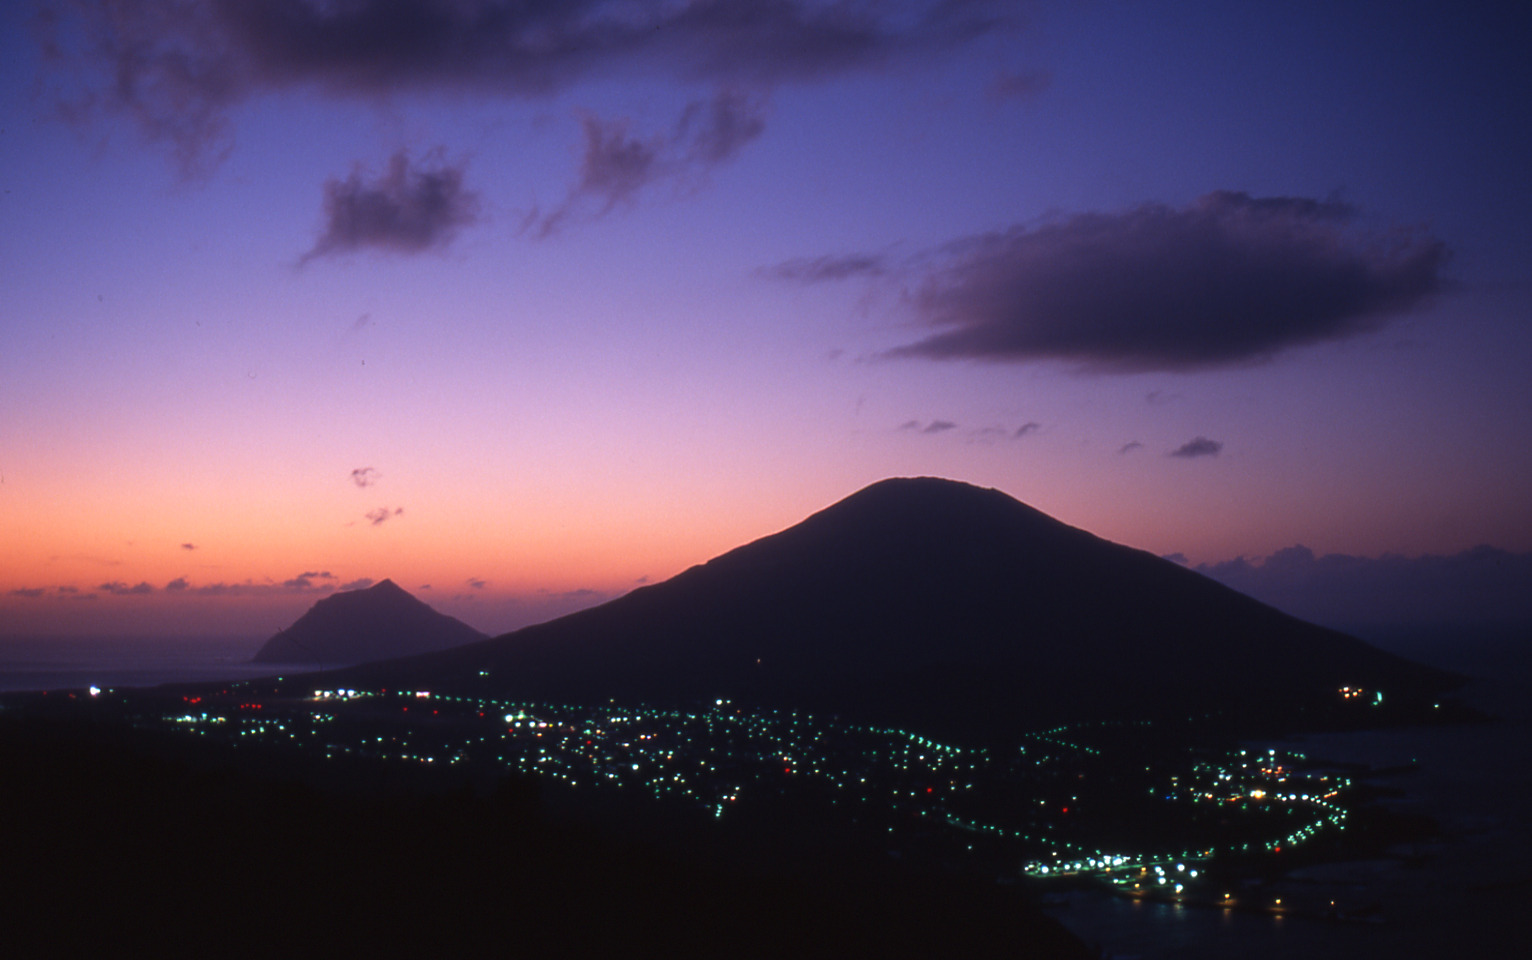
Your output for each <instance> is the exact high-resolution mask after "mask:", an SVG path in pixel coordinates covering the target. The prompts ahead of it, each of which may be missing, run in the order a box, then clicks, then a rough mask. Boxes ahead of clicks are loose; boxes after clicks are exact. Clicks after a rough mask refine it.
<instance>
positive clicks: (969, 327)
mask: <svg viewBox="0 0 1532 960" xmlns="http://www.w3.org/2000/svg"><path fill="white" fill-rule="evenodd" d="M864 259H865V261H866V262H867V263H869V264H871V263H873V262H874V261H875V258H871V257H868V258H864ZM1447 259H1448V251H1447V248H1446V246H1445V244H1443V243H1442V242H1441V241H1440V240H1437V239H1436V238H1435V237H1433V236H1431V234H1430V233H1429V232H1427V231H1426V230H1424V229H1402V228H1401V229H1396V230H1393V231H1391V232H1386V233H1368V232H1366V231H1364V230H1362V229H1361V228H1359V227H1357V225H1356V218H1355V211H1354V210H1353V209H1352V208H1351V207H1349V206H1347V205H1345V204H1342V203H1338V202H1333V201H1319V200H1308V199H1303V198H1297V197H1266V198H1257V197H1251V196H1249V195H1248V194H1244V193H1233V192H1229V191H1217V192H1214V193H1210V194H1208V195H1207V196H1204V197H1202V198H1201V199H1200V200H1198V201H1196V202H1195V203H1192V204H1190V205H1189V206H1186V207H1182V208H1179V209H1177V208H1172V207H1167V206H1164V205H1161V204H1145V205H1143V206H1140V207H1137V208H1135V209H1132V210H1128V211H1126V212H1123V213H1085V214H1078V215H1075V216H1072V217H1068V218H1065V219H1061V220H1058V221H1055V222H1051V223H1047V224H1044V225H1042V226H1034V227H1025V226H1017V227H1012V228H1011V229H1009V230H1006V231H1003V232H998V233H988V234H981V235H978V236H974V237H967V238H964V239H961V240H958V241H955V242H953V243H949V244H947V245H945V246H943V247H941V248H939V249H937V250H932V251H926V252H923V253H920V254H917V255H915V256H913V257H910V258H908V259H907V260H906V262H905V263H904V264H902V265H901V266H900V267H899V268H898V269H897V270H890V271H889V272H890V275H891V276H890V279H891V280H893V281H897V282H898V283H900V284H901V286H907V287H908V288H909V293H908V302H909V303H910V304H911V306H912V307H913V309H914V311H915V313H916V315H917V317H918V318H919V319H920V320H922V321H924V322H925V323H926V324H928V325H929V326H931V327H934V328H937V331H938V332H935V333H933V334H932V335H931V336H929V337H927V338H925V339H924V340H920V341H918V342H916V343H912V344H909V345H906V346H903V347H898V348H895V349H893V350H890V351H888V352H887V353H886V354H885V356H889V357H918V358H924V359H936V360H952V359H984V360H996V361H1031V360H1061V361H1065V362H1068V363H1073V364H1076V365H1077V366H1078V367H1079V368H1080V369H1082V370H1090V371H1098V372H1135V371H1148V370H1169V371H1186V370H1199V369H1210V368H1215V367H1227V366H1233V365H1240V364H1250V363H1256V362H1260V361H1264V360H1267V359H1269V358H1270V357H1272V356H1274V355H1275V354H1277V353H1279V352H1281V351H1282V350H1285V349H1288V348H1291V347H1296V346H1300V345H1304V344H1312V343H1319V342H1323V341H1328V340H1339V339H1342V338H1345V337H1349V336H1353V335H1356V334H1360V333H1364V332H1366V331H1369V330H1374V329H1376V328H1378V327H1380V326H1382V325H1383V324H1384V323H1385V322H1387V321H1388V320H1389V319H1390V318H1392V317H1394V316H1395V315H1398V314H1401V313H1404V312H1406V311H1408V310H1410V309H1412V308H1414V307H1416V306H1418V305H1420V304H1422V303H1424V302H1425V301H1426V300H1427V299H1428V298H1430V297H1431V296H1432V295H1433V294H1435V293H1436V292H1437V291H1439V290H1440V289H1441V288H1442V286H1443V280H1442V277H1441V271H1442V268H1443V266H1444V264H1445V263H1446V261H1447ZM861 262H862V261H859V260H858V259H857V258H855V257H847V258H834V259H822V260H817V261H816V260H800V261H788V263H786V264H783V265H782V266H781V267H778V268H775V271H774V272H775V273H776V274H777V275H780V276H784V277H788V278H791V279H800V280H829V279H843V278H844V277H849V276H856V275H858V274H859V273H864V272H870V270H862V269H861V268H860V267H859V264H860V263H861ZM841 264H844V265H845V266H844V267H841V266H840V265H841ZM816 265H822V266H816ZM1167 399H1169V398H1167ZM1150 402H1151V403H1152V402H1155V398H1154V396H1153V395H1152V396H1151V399H1150Z"/></svg>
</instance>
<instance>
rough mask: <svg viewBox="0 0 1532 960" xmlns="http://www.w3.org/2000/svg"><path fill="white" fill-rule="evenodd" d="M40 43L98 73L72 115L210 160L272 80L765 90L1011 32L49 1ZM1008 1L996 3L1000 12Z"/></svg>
mask: <svg viewBox="0 0 1532 960" xmlns="http://www.w3.org/2000/svg"><path fill="white" fill-rule="evenodd" d="M45 4H46V6H47V10H48V15H46V16H44V17H41V18H39V22H40V24H41V25H42V27H43V30H44V38H43V51H44V54H45V56H47V57H48V58H50V59H51V60H54V61H69V62H73V63H74V64H76V65H78V64H80V63H82V62H83V64H84V65H85V66H86V67H87V68H88V72H89V76H88V77H87V78H86V79H84V81H83V82H82V83H81V84H80V85H79V86H77V87H75V88H74V89H72V90H64V91H60V92H61V95H62V97H63V99H64V101H65V103H66V104H68V105H69V106H71V107H72V108H73V109H75V110H76V111H90V110H94V109H100V108H105V109H107V110H112V111H120V112H124V113H126V114H128V115H130V116H131V117H133V118H134V120H135V121H136V122H137V123H138V124H139V126H140V127H141V128H142V129H143V131H144V132H145V133H146V134H147V135H148V136H150V137H151V138H153V139H157V140H164V141H167V142H170V143H171V144H173V145H174V148H175V151H176V154H177V157H178V159H179V160H180V162H181V164H182V166H183V168H185V169H187V170H188V171H196V170H197V169H198V168H205V167H206V166H207V165H209V164H210V163H212V162H216V160H217V159H218V158H219V157H220V156H221V154H222V153H223V152H225V151H226V150H227V148H228V146H229V144H230V143H231V138H230V133H229V125H228V120H227V117H228V113H229V111H230V110H231V109H232V108H233V107H235V106H237V105H238V104H240V103H242V102H244V101H245V100H247V99H249V98H251V97H253V96H255V95H257V94H260V93H263V92H267V91H274V90H281V89H288V88H293V87H309V88H314V89H317V90H319V91H321V92H323V93H326V94H328V95H331V96H345V97H376V96H379V95H389V94H394V93H403V92H421V91H452V92H463V91H472V92H475V93H480V94H489V95H496V96H504V97H516V98H532V97H546V96H549V95H551V94H553V93H556V92H558V91H560V90H563V89H566V88H568V87H569V86H571V85H572V84H574V83H577V82H579V81H581V80H584V79H587V78H597V77H612V76H631V77H644V76H663V77H669V78H671V79H674V80H678V81H681V82H689V83H690V82H700V83H707V84H713V85H723V86H740V85H746V86H754V87H765V86H771V85H775V84H779V83H783V82H790V81H812V80H817V79H822V78H825V77H828V76H832V75H835V74H840V73H845V72H848V71H853V70H861V69H870V68H876V67H879V66H882V65H884V64H887V63H889V62H891V61H893V60H895V59H899V58H909V59H913V58H918V57H921V56H924V55H928V54H930V53H933V52H938V51H942V50H948V49H952V48H953V47H956V46H958V45H961V44H963V43H966V42H967V41H969V40H972V39H974V38H976V37H979V36H982V35H984V34H987V33H990V32H992V31H995V30H998V29H1003V28H1005V27H1007V26H1009V25H1010V23H1011V18H1010V17H1009V16H1008V14H1006V13H1005V12H1004V8H1005V5H1004V4H1002V3H997V2H986V0H903V2H893V3H888V2H884V3H879V2H850V3H846V2H825V0H675V2H670V3H659V2H654V3H647V2H642V3H633V2H627V0H558V2H526V0H522V2H516V0H349V2H345V3H334V2H327V0H136V2H132V3H85V4H70V3H67V2H66V0H45ZM997 11H1000V12H997Z"/></svg>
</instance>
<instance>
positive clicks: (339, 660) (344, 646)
mask: <svg viewBox="0 0 1532 960" xmlns="http://www.w3.org/2000/svg"><path fill="white" fill-rule="evenodd" d="M484 638H485V635H484V634H482V633H480V632H479V631H477V630H475V629H474V628H473V627H470V626H469V625H468V624H466V623H464V622H463V621H461V620H458V619H457V618H455V617H449V616H447V615H446V614H444V613H437V612H436V611H435V610H433V609H431V607H430V606H429V605H427V604H425V603H422V602H421V601H419V600H417V599H415V598H414V597H412V596H410V594H409V593H408V592H406V591H405V590H404V588H402V587H400V586H399V585H398V584H396V583H394V582H393V581H392V580H384V581H383V582H382V583H379V584H376V585H374V586H372V587H369V588H367V589H366V590H349V591H346V592H344V593H337V594H334V595H332V596H328V597H325V598H324V599H323V600H320V601H319V602H318V603H316V604H314V606H313V607H311V608H310V609H309V611H308V613H305V614H304V615H303V616H301V617H299V618H298V620H297V622H296V623H294V624H293V625H292V626H290V627H288V628H287V629H286V630H281V631H278V632H277V634H276V636H274V637H272V638H271V639H270V640H267V641H266V643H265V645H263V646H262V647H261V649H260V650H259V651H257V652H256V654H255V657H254V661H255V662H256V663H303V664H314V665H315V666H316V667H318V668H320V669H323V668H324V667H338V666H345V665H348V664H354V663H366V662H367V661H370V660H388V659H393V658H395V657H408V656H411V655H414V654H419V653H430V652H435V651H440V650H446V649H449V648H451V647H458V646H462V645H463V644H465V643H472V642H474V641H475V640H483V639H484Z"/></svg>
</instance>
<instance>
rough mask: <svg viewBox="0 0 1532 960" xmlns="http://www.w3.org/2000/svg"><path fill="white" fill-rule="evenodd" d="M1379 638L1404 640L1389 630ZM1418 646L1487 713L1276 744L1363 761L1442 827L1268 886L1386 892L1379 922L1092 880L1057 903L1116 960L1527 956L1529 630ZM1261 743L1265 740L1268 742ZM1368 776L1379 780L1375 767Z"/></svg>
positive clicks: (1308, 895) (1531, 763) (1407, 804)
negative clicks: (1181, 902) (1123, 891)
mask: <svg viewBox="0 0 1532 960" xmlns="http://www.w3.org/2000/svg"><path fill="white" fill-rule="evenodd" d="M1378 645H1379V646H1394V645H1392V644H1386V643H1384V642H1381V641H1380V642H1379V644H1378ZM1394 648H1395V652H1399V653H1407V654H1410V655H1412V656H1414V657H1415V658H1416V659H1420V660H1422V661H1426V662H1432V663H1433V665H1435V666H1441V667H1445V668H1449V669H1454V670H1456V671H1458V672H1460V673H1463V674H1465V675H1467V676H1468V677H1469V678H1470V681H1469V683H1468V684H1467V685H1466V686H1465V687H1463V688H1462V689H1461V690H1460V691H1459V692H1458V694H1457V696H1459V697H1460V698H1461V699H1462V700H1463V701H1464V702H1466V703H1468V704H1469V705H1470V706H1473V707H1475V708H1477V709H1479V710H1480V711H1482V712H1484V713H1486V714H1489V715H1491V716H1493V717H1494V718H1495V719H1493V720H1491V721H1489V722H1486V723H1473V724H1454V725H1450V726H1438V727H1414V728H1400V729H1393V730H1376V731H1366V732H1360V733H1337V734H1322V735H1317V736H1309V737H1305V738H1302V739H1300V740H1290V741H1283V742H1281V743H1273V744H1269V745H1271V746H1279V747H1280V748H1282V749H1290V750H1298V751H1301V752H1303V753H1306V754H1307V755H1308V756H1309V757H1310V758H1312V759H1316V760H1330V761H1335V762H1338V763H1363V764H1367V765H1369V766H1370V767H1372V768H1374V769H1376V770H1379V771H1388V770H1390V768H1392V770H1393V772H1388V773H1384V774H1382V775H1380V776H1378V777H1376V778H1372V779H1370V780H1369V781H1368V782H1371V783H1374V784H1376V785H1377V786H1379V787H1381V788H1385V789H1388V790H1390V791H1391V792H1393V793H1395V794H1397V795H1396V796H1393V797H1391V798H1389V799H1387V800H1385V801H1384V802H1385V803H1386V804H1388V805H1390V806H1393V807H1395V808H1397V809H1399V810H1400V811H1401V812H1408V813H1417V814H1424V815H1426V816H1429V817H1431V818H1432V819H1433V820H1435V821H1436V823H1437V824H1438V825H1439V826H1440V835H1439V836H1437V837H1434V838H1432V839H1431V840H1429V841H1426V842H1415V843H1408V844H1402V845H1400V846H1398V847H1394V848H1390V849H1389V850H1388V851H1386V853H1385V855H1383V856H1381V857H1378V858H1374V859H1369V860H1359V861H1351V862H1342V863H1332V864H1326V865H1324V866H1320V867H1311V868H1308V869H1300V870H1295V871H1293V872H1291V873H1289V874H1288V875H1287V876H1286V877H1285V878H1284V879H1283V880H1281V881H1279V882H1278V883H1277V884H1276V885H1274V886H1273V887H1271V888H1268V890H1267V891H1266V892H1267V893H1268V895H1272V896H1282V895H1283V893H1284V891H1285V892H1287V893H1290V894H1291V895H1292V897H1293V899H1294V900H1308V901H1310V902H1313V901H1314V900H1317V899H1320V898H1325V897H1327V898H1330V899H1334V900H1337V901H1339V902H1342V903H1357V902H1362V903H1376V904H1377V905H1378V910H1377V912H1376V914H1375V915H1373V916H1372V917H1370V920H1371V921H1372V922H1336V921H1325V920H1320V919H1313V918H1304V917H1295V916H1287V917H1274V916H1269V915H1264V914H1255V913H1240V912H1233V911H1224V910H1218V909H1214V908H1209V907H1193V906H1175V905H1172V904H1162V903H1148V902H1140V901H1133V900H1127V899H1121V898H1117V897H1113V896H1110V895H1106V894H1098V893H1090V892H1081V893H1072V894H1069V895H1067V896H1064V897H1061V898H1057V899H1055V900H1052V901H1050V902H1051V903H1053V904H1054V906H1053V907H1052V908H1051V909H1050V913H1051V914H1052V915H1053V916H1054V917H1056V918H1057V919H1058V920H1059V921H1060V922H1061V923H1063V924H1064V926H1065V927H1067V928H1069V929H1070V930H1071V931H1073V932H1074V933H1075V934H1076V935H1077V936H1079V937H1080V938H1081V939H1083V940H1085V941H1086V943H1088V944H1091V945H1092V946H1095V947H1097V948H1098V949H1100V951H1101V952H1102V954H1103V956H1107V957H1112V958H1116V960H1135V958H1136V960H1211V958H1219V957H1239V958H1244V960H1264V958H1272V960H1275V958H1286V957H1303V958H1305V960H1332V958H1334V960H1339V958H1343V957H1344V958H1355V957H1387V958H1392V960H1416V958H1418V960H1427V958H1433V960H1434V958H1439V957H1457V956H1464V957H1492V956H1522V955H1525V954H1526V953H1527V951H1528V949H1529V947H1528V936H1527V923H1526V918H1527V917H1528V916H1532V866H1529V865H1532V645H1529V643H1528V637H1527V636H1526V634H1525V632H1514V633H1508V632H1504V631H1496V632H1487V633H1478V634H1473V633H1467V632H1456V633H1453V634H1452V635H1451V636H1450V637H1445V636H1444V637H1442V638H1441V640H1440V643H1438V644H1431V643H1429V642H1425V641H1423V640H1422V638H1420V637H1418V636H1417V637H1414V638H1411V640H1410V642H1409V645H1408V646H1406V645H1405V644H1404V643H1400V644H1399V645H1397V646H1395V647H1394ZM1267 745H1268V744H1256V745H1255V746H1263V747H1264V746H1267ZM1363 779H1368V778H1363Z"/></svg>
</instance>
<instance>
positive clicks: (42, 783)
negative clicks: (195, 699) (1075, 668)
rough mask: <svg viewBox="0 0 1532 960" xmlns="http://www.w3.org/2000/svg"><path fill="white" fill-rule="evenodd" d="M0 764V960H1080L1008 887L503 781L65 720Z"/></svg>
mask: <svg viewBox="0 0 1532 960" xmlns="http://www.w3.org/2000/svg"><path fill="white" fill-rule="evenodd" d="M0 769H3V770H4V771H5V777H6V788H5V790H3V791H0V822H3V823H4V824H5V825H6V829H5V835H4V837H3V847H0V849H3V851H4V855H5V863H6V865H7V870H8V872H9V875H10V877H11V879H12V881H13V883H12V885H11V887H12V889H11V892H10V893H9V894H8V895H7V900H6V910H5V917H6V919H5V924H4V943H5V944H6V946H7V948H9V949H8V955H15V956H77V955H86V954H87V953H107V954H118V953H122V952H124V951H126V952H130V953H135V954H138V955H165V956H192V955H209V956H219V957H247V956H248V957H271V956H332V957H335V956H366V955H374V956H409V955H413V956H422V957H436V956H457V955H464V956H481V955H482V956H565V957H576V956H664V957H721V956H730V957H763V958H779V957H803V956H822V957H861V956H879V957H896V956H912V957H914V956H918V957H938V956H958V957H989V956H996V957H999V956H1005V957H1022V958H1029V957H1030V958H1060V960H1063V958H1083V957H1086V956H1088V954H1087V952H1086V951H1085V949H1084V948H1083V947H1082V946H1081V944H1080V943H1079V941H1078V940H1076V939H1075V938H1074V937H1072V936H1071V935H1070V934H1069V933H1067V932H1066V931H1065V930H1064V929H1063V928H1062V927H1060V926H1059V925H1058V924H1057V923H1056V922H1054V921H1052V920H1050V919H1048V918H1046V917H1044V916H1042V914H1041V913H1040V912H1039V911H1038V910H1037V909H1036V908H1035V907H1034V906H1032V905H1031V904H1029V902H1028V901H1027V898H1026V897H1025V896H1024V895H1022V892H1021V891H1020V890H1018V889H1017V888H1015V887H1001V886H997V885H996V884H994V883H992V882H990V883H984V882H981V881H978V880H976V879H972V880H971V879H967V878H962V877H955V876H940V875H930V874H923V873H918V872H914V871H907V870H902V869H900V867H899V866H898V864H896V863H894V862H892V861H890V860H889V859H888V858H887V857H886V856H882V854H881V851H878V855H879V859H867V858H858V857H851V858H847V859H840V858H830V857H828V856H826V857H822V858H819V859H812V858H810V859H799V860H796V861H792V862H778V863H774V864H769V865H766V866H761V865H759V864H756V863H749V862H741V861H740V860H739V859H738V858H728V857H723V858H720V857H711V856H708V855H705V854H703V853H701V852H699V847H697V846H695V845H690V846H688V845H675V844H668V845H665V846H661V845H660V844H658V843H656V842H652V841H651V840H649V839H648V838H647V835H646V834H645V833H644V832H643V831H631V832H630V833H629V834H628V835H624V836H614V835H612V834H611V833H608V832H606V831H604V830H602V829H599V828H596V827H593V826H591V825H589V824H587V823H582V822H576V821H571V820H569V819H567V818H564V819H560V818H558V817H556V816H555V815H554V814H553V813H552V812H551V811H549V810H546V809H545V808H544V806H543V804H542V803H541V802H540V800H539V796H538V788H537V786H536V784H535V783H534V782H532V781H529V780H524V779H519V778H516V777H514V776H512V777H506V778H503V779H502V780H501V782H500V783H499V784H498V785H496V786H495V787H493V788H492V789H489V790H482V789H481V790H475V789H471V788H470V787H469V786H468V785H467V784H466V783H462V784H458V785H455V786H454V785H453V784H452V783H451V782H450V781H447V782H443V781H441V780H440V779H435V780H431V779H423V780H419V781H416V780H412V779H409V778H408V772H407V771H405V772H401V771H399V770H397V769H395V768H393V767H391V766H390V765H388V764H383V763H376V762H374V763H371V764H356V765H353V766H342V767H337V766H336V765H335V764H333V763H329V762H325V761H323V760H315V761H314V762H313V763H312V764H310V765H305V763H304V761H303V760H301V759H295V758H294V757H293V756H292V755H291V754H290V753H270V754H267V753H264V752H262V751H260V750H255V751H251V750H240V751H237V752H230V750H229V748H227V747H216V748H215V747H214V746H213V745H199V744H196V743H193V742H188V741H187V740H186V739H185V738H183V737H173V736H157V735H155V734H152V733H149V732H147V731H144V730H135V729H132V728H130V727H129V726H127V725H125V724H121V723H115V722H111V723H108V722H93V721H89V720H85V719H83V718H82V717H80V716H79V715H76V714H74V713H71V712H69V711H60V712H56V713H53V714H51V715H46V716H45V717H43V718H37V717H21V716H7V715H0ZM337 771H341V772H340V773H339V774H338V773H337ZM428 784H430V785H431V786H427V785H428Z"/></svg>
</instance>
